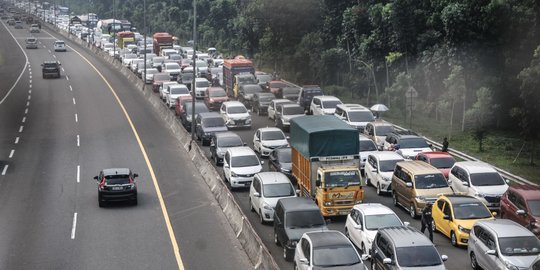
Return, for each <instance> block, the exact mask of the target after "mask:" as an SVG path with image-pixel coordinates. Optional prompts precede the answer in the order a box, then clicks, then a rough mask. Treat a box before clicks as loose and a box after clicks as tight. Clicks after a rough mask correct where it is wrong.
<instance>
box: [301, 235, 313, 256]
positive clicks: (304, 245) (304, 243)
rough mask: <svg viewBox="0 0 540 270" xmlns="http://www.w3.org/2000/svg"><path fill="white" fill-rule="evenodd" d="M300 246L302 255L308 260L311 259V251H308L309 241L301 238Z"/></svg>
mask: <svg viewBox="0 0 540 270" xmlns="http://www.w3.org/2000/svg"><path fill="white" fill-rule="evenodd" d="M300 246H301V248H302V253H304V256H305V257H306V259H307V260H308V261H309V262H310V261H311V252H310V245H309V241H308V240H307V239H305V238H303V239H302V243H301V244H300Z"/></svg>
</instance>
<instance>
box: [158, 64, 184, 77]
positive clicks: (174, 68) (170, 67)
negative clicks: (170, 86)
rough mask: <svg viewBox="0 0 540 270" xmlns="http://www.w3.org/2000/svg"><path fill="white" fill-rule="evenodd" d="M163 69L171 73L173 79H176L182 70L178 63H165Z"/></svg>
mask: <svg viewBox="0 0 540 270" xmlns="http://www.w3.org/2000/svg"><path fill="white" fill-rule="evenodd" d="M162 71H163V72H165V73H167V74H169V76H170V79H171V81H176V80H177V79H178V76H179V75H180V72H181V71H182V70H181V69H180V65H178V63H165V65H164V66H163V70H162Z"/></svg>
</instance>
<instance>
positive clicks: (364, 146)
mask: <svg viewBox="0 0 540 270" xmlns="http://www.w3.org/2000/svg"><path fill="white" fill-rule="evenodd" d="M365 151H377V146H376V145H375V143H374V142H373V141H372V140H360V152H365Z"/></svg>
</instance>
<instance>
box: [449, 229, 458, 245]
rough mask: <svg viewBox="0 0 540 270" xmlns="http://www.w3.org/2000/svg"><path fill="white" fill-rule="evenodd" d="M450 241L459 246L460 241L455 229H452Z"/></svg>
mask: <svg viewBox="0 0 540 270" xmlns="http://www.w3.org/2000/svg"><path fill="white" fill-rule="evenodd" d="M450 242H451V243H452V246H454V247H459V243H458V241H457V237H456V233H455V232H454V231H450Z"/></svg>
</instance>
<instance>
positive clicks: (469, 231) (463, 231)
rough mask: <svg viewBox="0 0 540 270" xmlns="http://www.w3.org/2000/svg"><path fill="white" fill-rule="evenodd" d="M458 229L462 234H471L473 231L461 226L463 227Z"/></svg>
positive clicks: (459, 226)
mask: <svg viewBox="0 0 540 270" xmlns="http://www.w3.org/2000/svg"><path fill="white" fill-rule="evenodd" d="M457 228H458V230H459V231H460V232H462V233H471V230H470V229H467V228H465V227H463V226H461V225H458V226H457Z"/></svg>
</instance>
